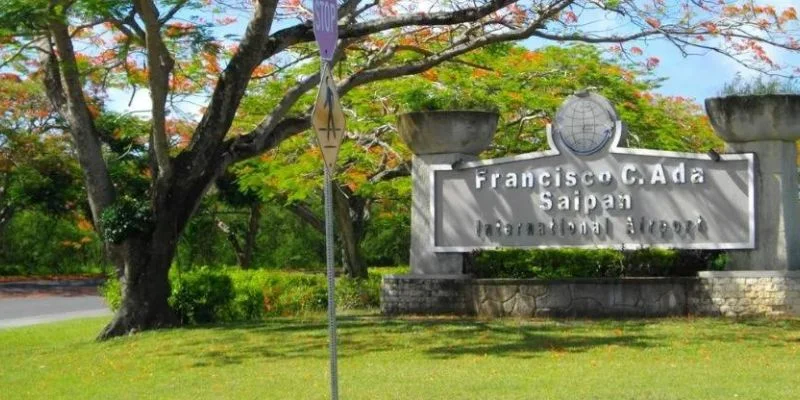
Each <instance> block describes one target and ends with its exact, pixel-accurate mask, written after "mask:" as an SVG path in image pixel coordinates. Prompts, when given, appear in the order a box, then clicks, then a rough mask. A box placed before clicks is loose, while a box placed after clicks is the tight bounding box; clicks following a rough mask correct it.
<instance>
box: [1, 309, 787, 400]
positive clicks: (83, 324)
mask: <svg viewBox="0 0 800 400" xmlns="http://www.w3.org/2000/svg"><path fill="white" fill-rule="evenodd" d="M104 322H105V320H104V319H89V320H78V321H71V322H64V323H56V324H50V325H42V326H36V327H28V328H16V329H11V330H2V331H0V398H2V399H25V398H32V399H45V398H46V399H53V398H63V399H83V398H91V399H104V398H115V399H149V398H153V399H195V400H196V399H325V398H327V397H328V395H329V386H328V385H329V378H328V352H327V331H326V327H327V325H326V322H325V319H324V316H313V317H305V318H302V319H300V318H295V319H273V320H270V321H267V322H264V323H259V324H253V325H233V326H213V327H202V328H193V329H176V330H168V331H161V332H146V333H142V334H138V335H135V336H132V337H125V338H120V339H115V340H112V341H108V342H104V343H96V342H94V341H93V337H94V335H95V334H96V333H97V332H98V331H99V330H100V328H101V326H102V325H103V323H104ZM339 326H340V329H339V338H340V347H339V355H340V359H339V382H340V397H341V398H342V399H343V400H344V399H792V398H800V320H797V319H792V320H747V321H738V322H737V321H730V320H724V319H665V320H627V321H609V320H606V321H584V320H561V321H551V320H517V319H506V320H492V321H483V320H476V319H457V318H402V319H385V318H382V317H379V316H374V315H363V314H362V315H349V316H345V317H342V320H341V321H340V325H339Z"/></svg>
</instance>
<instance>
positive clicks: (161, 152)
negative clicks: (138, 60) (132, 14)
mask: <svg viewBox="0 0 800 400" xmlns="http://www.w3.org/2000/svg"><path fill="white" fill-rule="evenodd" d="M134 7H135V9H136V10H137V12H138V13H139V15H140V16H141V18H142V21H143V22H144V27H145V44H146V46H147V67H148V69H149V70H150V74H149V76H148V79H149V82H148V83H149V86H150V98H151V100H152V103H153V104H152V109H151V114H152V117H153V121H152V125H153V128H152V132H151V135H152V136H151V138H152V140H151V142H152V144H153V153H155V158H156V165H157V166H158V178H159V181H166V180H167V179H168V178H169V177H170V176H171V175H172V166H171V161H170V158H169V143H168V141H167V127H166V123H167V95H168V94H169V76H170V74H171V73H172V68H173V67H174V65H175V61H174V60H173V59H172V56H171V55H170V53H169V50H168V49H167V46H166V45H165V44H164V40H163V39H162V38H161V23H160V22H159V19H158V9H157V8H156V6H155V4H153V3H152V2H151V1H150V0H136V1H135V2H134Z"/></svg>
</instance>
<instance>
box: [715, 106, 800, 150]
mask: <svg viewBox="0 0 800 400" xmlns="http://www.w3.org/2000/svg"><path fill="white" fill-rule="evenodd" d="M706 112H707V113H708V117H709V120H710V122H711V125H712V126H714V130H716V132H717V135H718V136H719V137H720V138H722V140H724V141H726V142H728V143H736V142H754V141H762V140H783V141H791V142H794V141H796V140H798V139H800V95H793V94H770V95H748V96H727V97H712V98H710V99H706Z"/></svg>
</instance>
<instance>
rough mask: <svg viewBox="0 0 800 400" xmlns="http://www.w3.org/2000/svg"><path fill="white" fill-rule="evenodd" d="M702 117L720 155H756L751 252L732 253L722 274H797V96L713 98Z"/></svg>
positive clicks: (799, 126) (799, 241) (799, 255)
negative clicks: (721, 146) (719, 142)
mask: <svg viewBox="0 0 800 400" xmlns="http://www.w3.org/2000/svg"><path fill="white" fill-rule="evenodd" d="M706 112H707V113H708V117H709V120H710V122H711V125H712V126H713V127H714V130H715V131H716V133H717V135H718V136H719V137H720V138H722V139H723V140H725V146H726V151H728V152H733V153H754V154H755V155H756V168H755V171H754V172H755V173H754V175H755V176H754V177H753V178H754V182H755V188H756V190H755V203H756V215H755V222H756V224H755V225H756V246H755V249H753V250H744V251H732V252H731V253H730V262H729V263H728V267H727V269H730V270H778V271H786V270H800V202H799V201H798V199H797V196H798V193H797V191H798V187H797V148H796V147H795V142H796V141H797V140H798V139H800V96H799V95H781V94H774V95H751V96H728V97H715V98H710V99H706Z"/></svg>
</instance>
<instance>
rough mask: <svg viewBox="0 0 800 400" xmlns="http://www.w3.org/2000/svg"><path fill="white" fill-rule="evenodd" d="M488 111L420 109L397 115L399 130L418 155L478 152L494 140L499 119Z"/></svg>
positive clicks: (412, 150)
mask: <svg viewBox="0 0 800 400" xmlns="http://www.w3.org/2000/svg"><path fill="white" fill-rule="evenodd" d="M498 118H499V116H498V114H497V113H495V112H488V111H418V112H410V113H406V114H401V115H399V116H398V122H397V124H398V126H397V128H398V132H399V133H400V137H401V138H402V139H403V141H405V142H406V144H407V145H408V147H409V148H410V149H411V152H413V153H414V154H416V155H424V154H452V153H461V154H472V155H477V154H478V153H480V152H481V151H483V150H485V149H486V148H488V147H489V145H490V144H491V143H492V138H493V137H494V133H495V130H496V129H497V120H498Z"/></svg>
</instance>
